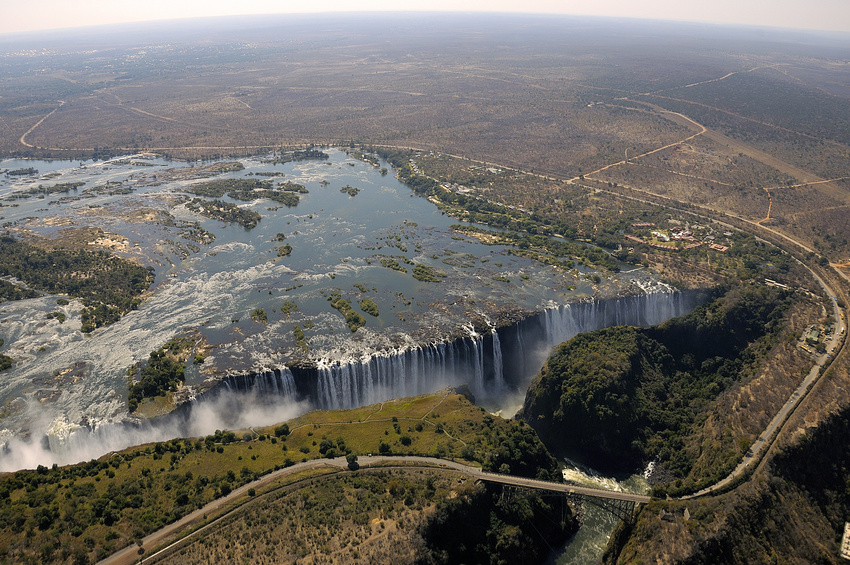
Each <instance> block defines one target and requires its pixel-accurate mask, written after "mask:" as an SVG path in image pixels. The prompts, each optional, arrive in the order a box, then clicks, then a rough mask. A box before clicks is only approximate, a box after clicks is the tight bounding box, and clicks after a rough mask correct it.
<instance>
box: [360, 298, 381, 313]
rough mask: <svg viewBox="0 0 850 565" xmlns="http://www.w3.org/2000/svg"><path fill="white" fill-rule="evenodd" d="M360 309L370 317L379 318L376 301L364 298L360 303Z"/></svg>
mask: <svg viewBox="0 0 850 565" xmlns="http://www.w3.org/2000/svg"><path fill="white" fill-rule="evenodd" d="M360 309H361V310H363V311H364V312H366V313H367V314H369V315H370V316H375V317H377V316H378V305H377V304H375V301H374V300H371V299H369V298H364V299H363V300H361V301H360Z"/></svg>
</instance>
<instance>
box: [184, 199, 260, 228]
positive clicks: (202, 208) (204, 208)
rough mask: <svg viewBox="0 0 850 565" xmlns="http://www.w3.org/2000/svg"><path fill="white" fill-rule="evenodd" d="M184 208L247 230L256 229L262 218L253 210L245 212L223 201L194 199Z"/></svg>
mask: <svg viewBox="0 0 850 565" xmlns="http://www.w3.org/2000/svg"><path fill="white" fill-rule="evenodd" d="M186 208H188V209H189V210H191V211H193V212H195V213H197V214H201V215H202V216H206V217H207V218H211V219H213V220H221V221H223V222H235V223H237V224H239V225H240V226H242V227H243V228H245V229H248V230H249V229H251V228H255V227H257V224H259V223H260V220H261V219H262V216H260V214H258V213H257V212H254V211H253V210H246V209H244V208H240V207H239V206H237V205H236V204H233V203H232V202H225V201H223V200H203V199H201V198H194V199H192V201H191V202H189V203H187V204H186Z"/></svg>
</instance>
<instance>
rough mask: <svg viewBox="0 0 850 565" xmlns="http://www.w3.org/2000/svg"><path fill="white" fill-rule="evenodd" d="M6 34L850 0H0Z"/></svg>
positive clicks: (708, 10) (846, 11)
mask: <svg viewBox="0 0 850 565" xmlns="http://www.w3.org/2000/svg"><path fill="white" fill-rule="evenodd" d="M0 2H2V4H5V5H4V6H3V7H2V12H3V17H2V18H0V34H6V33H14V32H21V31H34V30H45V29H57V28H67V27H81V26H91V25H103V24H114V23H124V22H139V21H151V20H169V19H180V18H193V17H209V16H227V15H238V14H243V15H248V14H285V13H318V12H354V11H357V12H363V11H373V12H374V11H379V12H397V11H434V12H458V11H462V12H525V13H542V14H546V13H551V14H572V15H584V16H611V17H625V18H647V19H660V20H678V21H695V22H705V23H717V24H734V25H755V26H768V27H783V28H800V29H816V30H829V31H845V32H850V0H703V1H702V2H695V1H693V0H523V1H521V2H520V1H517V0H321V2H305V1H304V0H133V1H132V2H131V1H129V0H0Z"/></svg>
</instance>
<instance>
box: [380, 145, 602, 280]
mask: <svg viewBox="0 0 850 565" xmlns="http://www.w3.org/2000/svg"><path fill="white" fill-rule="evenodd" d="M376 152H377V153H378V154H379V155H380V156H381V157H383V158H384V159H386V160H387V161H389V162H390V163H392V165H393V166H394V167H395V168H396V170H397V171H398V178H399V180H400V181H402V182H403V183H405V184H406V185H408V186H409V187H410V188H411V189H413V191H414V192H416V193H417V194H419V195H420V196H426V197H431V198H433V199H436V202H437V205H438V206H439V207H440V208H441V209H442V210H443V211H444V212H446V213H448V214H450V215H452V216H454V217H457V218H461V219H463V220H467V221H470V222H475V223H478V224H485V225H489V226H493V227H496V228H499V229H501V230H507V231H498V232H496V231H488V230H483V229H481V228H477V227H475V226H466V225H456V226H453V228H454V229H456V230H459V231H463V232H465V233H469V234H474V235H478V234H482V235H487V236H491V237H493V238H494V242H497V243H499V244H502V245H514V246H516V247H518V248H519V249H520V250H529V249H531V250H537V251H538V252H542V253H546V254H548V255H551V256H552V257H553V258H556V259H560V261H557V260H556V261H553V260H551V259H550V260H548V261H547V262H549V263H552V264H559V265H561V266H568V267H572V266H573V264H572V262H571V261H569V260H570V258H572V257H575V258H580V259H581V260H582V261H583V262H585V263H587V264H588V265H592V266H595V267H602V268H605V269H608V270H611V271H617V270H619V269H618V267H617V262H616V261H615V260H614V259H613V258H612V257H611V256H610V255H609V254H608V253H606V252H605V251H603V250H602V249H599V248H598V247H592V246H587V245H584V244H579V243H574V242H572V241H566V240H564V239H553V238H552V237H551V236H552V235H554V234H558V235H560V236H562V237H565V238H568V239H573V238H575V237H576V236H577V231H576V228H575V226H574V225H570V224H569V223H557V224H556V223H553V222H555V221H556V220H555V219H554V218H552V217H548V216H541V215H539V214H536V213H528V212H526V211H523V210H522V209H520V208H516V207H507V206H504V205H501V204H497V203H494V202H490V201H488V200H485V199H483V198H480V197H477V196H474V195H467V194H462V193H459V192H453V191H451V190H448V189H446V188H444V187H443V186H441V185H440V183H439V182H437V181H436V180H434V179H433V178H430V177H427V176H425V175H423V174H421V173H417V172H415V171H414V169H413V167H412V166H411V164H410V158H411V157H412V156H413V152H412V151H400V150H395V151H391V150H385V149H378V150H376ZM617 243H619V240H618V242H617ZM615 247H616V246H615ZM534 258H535V259H538V258H540V257H537V256H535V257H534ZM564 259H566V260H567V261H568V263H563V261H564Z"/></svg>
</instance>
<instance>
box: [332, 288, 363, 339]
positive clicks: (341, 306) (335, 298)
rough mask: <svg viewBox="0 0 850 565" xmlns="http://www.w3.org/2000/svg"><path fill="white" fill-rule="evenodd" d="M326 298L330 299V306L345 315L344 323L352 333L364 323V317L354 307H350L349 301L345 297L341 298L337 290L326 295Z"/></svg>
mask: <svg viewBox="0 0 850 565" xmlns="http://www.w3.org/2000/svg"><path fill="white" fill-rule="evenodd" d="M328 300H329V301H330V303H331V307H332V308H334V309H335V310H339V313H340V314H342V315H343V316H345V323H346V324H347V325H348V329H350V330H351V332H352V333H354V332H356V331H357V330H358V329H360V328H362V327H363V326H364V325H366V318H364V317H363V316H362V315H361V314H359V313H357V312H356V311H355V310H354V308H352V307H351V301H350V300H348V299H347V298H343V297H342V296H341V295H340V294H339V293H338V292H334V293H332V294H331V295H330V296H328Z"/></svg>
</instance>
